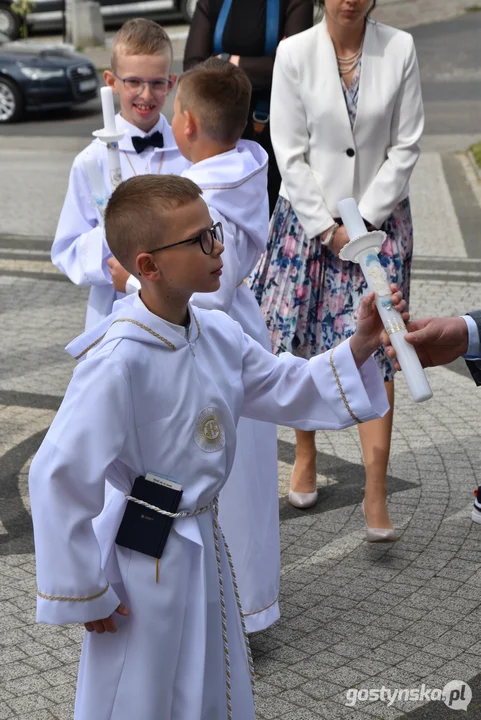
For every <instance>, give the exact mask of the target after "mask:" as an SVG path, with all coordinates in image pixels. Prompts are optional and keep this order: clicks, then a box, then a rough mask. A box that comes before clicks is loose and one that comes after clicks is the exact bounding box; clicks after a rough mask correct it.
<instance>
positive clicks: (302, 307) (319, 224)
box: [253, 0, 424, 541]
mask: <svg viewBox="0 0 481 720" xmlns="http://www.w3.org/2000/svg"><path fill="white" fill-rule="evenodd" d="M321 5H322V6H323V7H324V18H323V20H322V22H321V23H320V24H318V25H316V26H314V27H313V28H311V29H309V30H306V31H305V32H302V33H299V34H298V35H295V36H293V37H291V38H288V39H286V40H284V41H282V42H281V43H280V45H279V48H278V50H277V56H276V61H275V66H274V76H273V86H272V101H271V134H272V142H273V146H274V150H275V153H276V157H277V161H278V164H279V169H280V172H281V176H282V180H283V182H282V186H281V190H280V197H279V199H278V202H277V205H276V209H275V211H274V214H273V217H272V222H271V232H270V239H269V245H268V249H267V252H266V254H265V256H264V257H263V258H262V260H261V261H260V263H259V265H258V267H257V268H256V271H255V272H254V276H253V289H254V291H255V292H256V296H257V299H258V301H259V303H260V305H261V307H262V310H263V312H264V315H265V318H266V321H267V325H268V327H269V330H270V333H271V338H272V342H273V347H274V351H275V352H277V353H279V352H283V351H286V350H287V351H291V352H293V353H294V354H297V355H299V356H302V357H310V356H312V355H314V354H316V353H319V352H322V351H325V350H328V349H329V348H331V347H334V346H335V345H337V344H338V343H339V342H340V341H341V340H343V339H344V338H345V337H347V336H349V335H351V334H352V333H353V332H354V329H355V325H356V317H357V312H358V308H359V301H360V298H361V296H362V295H363V293H364V292H365V290H366V283H365V281H364V278H363V276H362V273H361V271H360V268H359V266H358V265H354V264H352V263H348V262H343V261H341V260H340V259H339V257H338V255H339V251H340V249H341V248H342V246H343V245H344V244H345V243H346V242H348V237H347V234H346V231H345V229H344V227H342V225H340V220H339V218H338V211H337V202H338V201H339V200H341V199H343V198H346V197H354V198H355V199H356V200H357V202H358V204H359V209H360V211H361V214H362V216H363V218H364V219H365V221H366V223H367V225H368V227H370V228H381V229H382V230H384V231H385V232H386V233H387V239H386V242H385V243H384V245H383V248H382V255H381V261H382V264H383V265H384V266H385V268H386V270H387V272H388V274H389V276H390V278H391V282H395V283H396V284H397V285H399V286H400V287H401V289H402V291H403V294H404V297H405V298H406V299H408V298H409V280H410V267H411V256H412V241H413V236H412V222H411V213H410V207H409V198H408V193H409V179H410V176H411V173H412V171H413V168H414V166H415V164H416V161H417V159H418V156H419V144H418V143H419V139H420V137H421V134H422V130H423V125H424V115H423V106H422V98H421V88H420V79H419V71H418V65H417V60H416V51H415V49H414V43H413V39H412V37H411V35H409V34H408V33H406V32H402V31H401V30H396V29H394V28H391V27H387V26H386V25H381V24H377V23H375V22H373V21H372V20H370V18H369V13H370V11H371V10H372V8H373V7H374V5H375V2H372V0H325V2H321ZM376 359H377V360H378V363H379V367H380V368H381V371H382V373H383V375H384V379H385V382H386V390H387V392H388V396H389V399H390V402H391V413H389V414H388V415H386V416H385V417H384V418H383V419H381V420H375V421H372V422H370V423H366V424H365V425H360V426H359V431H360V437H361V444H362V450H363V457H364V463H365V467H366V489H365V505H364V507H363V509H364V510H365V515H366V524H367V528H368V531H367V535H368V540H371V541H392V540H394V539H395V537H396V536H395V533H394V530H393V529H392V523H391V520H390V518H389V514H388V510H387V506H386V472H387V464H388V459H389V448H390V441H391V428H392V407H393V402H394V385H393V374H394V366H393V363H392V361H391V360H390V359H389V358H388V357H387V356H386V354H385V353H384V351H383V350H380V351H378V353H377V354H376ZM289 499H290V502H291V503H292V504H294V505H296V506H298V507H309V506H310V505H313V504H314V503H315V502H316V501H317V490H316V446H315V436H314V433H305V432H298V433H297V451H296V462H295V465H294V471H293V475H292V480H291V492H290V493H289Z"/></svg>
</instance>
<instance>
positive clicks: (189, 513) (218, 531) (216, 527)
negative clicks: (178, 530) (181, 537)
mask: <svg viewBox="0 0 481 720" xmlns="http://www.w3.org/2000/svg"><path fill="white" fill-rule="evenodd" d="M125 497H126V498H127V500H130V502H134V503H137V505H142V506H143V507H146V508H148V509H149V510H153V511H154V512H157V513H159V514H160V515H165V516H166V517H169V518H172V519H173V520H179V519H181V518H186V517H195V516H196V515H202V514H203V513H205V512H208V511H209V510H213V511H214V513H213V523H212V524H213V532H214V547H215V556H216V560H217V575H218V578H219V595H220V610H221V616H222V642H223V646H224V663H225V686H226V687H225V690H226V701H227V720H232V681H231V667H230V653H229V639H228V635H227V609H226V604H225V593H224V579H223V577H222V561H221V554H220V542H219V538H222V540H223V543H224V547H225V551H226V555H227V562H228V563H229V570H230V574H231V579H232V586H233V588H234V595H235V599H236V604H237V608H238V610H239V616H240V620H241V625H242V632H243V633H244V641H245V646H246V653H247V664H248V667H249V674H250V679H251V685H252V692H253V693H254V692H255V670H254V661H253V659H252V653H251V648H250V644H249V636H248V635H247V628H246V624H245V620H244V613H243V611H242V605H241V601H240V595H239V586H238V585H237V579H236V575H235V570H234V564H233V562H232V555H231V554H230V550H229V547H228V545H227V542H226V539H225V536H224V533H223V532H222V528H221V526H220V523H219V498H218V496H216V497H215V498H214V499H213V500H212V501H211V502H210V503H209V504H208V505H205V506H204V507H201V508H197V509H196V510H180V512H176V513H171V512H169V511H168V510H162V509H161V508H158V507H156V506H155V505H150V504H149V503H147V502H145V501H144V500H138V499H137V498H135V497H132V495H126V496H125ZM158 562H159V561H158V559H157V572H156V579H158Z"/></svg>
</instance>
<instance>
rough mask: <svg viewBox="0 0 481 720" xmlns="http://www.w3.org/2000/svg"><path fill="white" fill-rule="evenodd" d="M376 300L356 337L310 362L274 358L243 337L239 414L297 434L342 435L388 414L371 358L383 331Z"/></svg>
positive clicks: (285, 355)
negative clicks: (323, 432)
mask: <svg viewBox="0 0 481 720" xmlns="http://www.w3.org/2000/svg"><path fill="white" fill-rule="evenodd" d="M372 300H373V298H371V299H370V300H369V299H368V300H367V301H366V303H365V308H364V310H363V315H362V316H361V317H362V319H361V320H360V329H359V330H358V331H357V332H358V333H359V335H358V337H356V335H354V336H353V337H352V338H351V339H350V340H346V341H344V342H342V343H341V344H340V345H338V346H337V347H336V348H334V349H333V350H330V351H328V352H325V353H322V354H321V355H318V356H317V357H314V358H312V359H311V360H309V361H307V360H303V359H302V358H298V357H294V356H293V355H291V354H290V353H283V354H282V355H280V356H279V357H278V358H276V357H275V356H273V355H271V354H270V353H268V352H266V351H265V350H263V349H262V348H260V346H259V345H258V344H257V343H255V342H254V341H253V340H251V339H250V338H248V337H247V336H245V335H244V349H243V364H244V374H243V381H244V391H245V397H244V405H243V408H242V412H241V414H242V415H244V416H246V417H251V418H255V419H258V420H264V421H266V422H273V423H277V424H280V425H289V426H290V427H294V428H296V429H299V430H322V429H325V430H339V429H342V428H345V427H348V426H350V425H354V424H356V423H359V422H366V421H368V420H373V419H375V418H378V417H382V416H383V415H385V414H386V412H387V411H388V409H389V404H388V401H387V396H386V391H385V389H384V382H383V379H382V376H381V373H380V371H379V369H378V367H377V364H376V362H375V360H374V359H373V358H372V357H370V355H371V353H372V352H373V351H374V350H375V349H376V348H377V347H379V345H380V329H381V321H380V319H379V316H378V314H377V311H376V310H375V308H374V306H373V305H372ZM356 334H357V333H356ZM352 344H354V352H353V350H352Z"/></svg>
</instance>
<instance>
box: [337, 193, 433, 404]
mask: <svg viewBox="0 0 481 720" xmlns="http://www.w3.org/2000/svg"><path fill="white" fill-rule="evenodd" d="M337 207H338V209H339V214H340V216H341V218H342V222H343V223H344V227H345V228H346V232H347V234H348V236H349V240H350V242H348V243H347V245H345V246H344V247H343V248H342V250H341V252H340V254H339V257H340V258H341V259H342V260H350V261H351V262H355V263H359V264H360V266H361V268H362V271H363V273H364V277H365V279H366V282H367V286H368V288H369V290H370V291H371V292H374V293H375V295H376V307H377V309H378V312H379V315H380V316H381V320H382V322H383V324H384V327H385V329H386V332H387V333H388V334H389V336H390V340H391V343H392V346H393V347H394V349H395V350H396V354H397V357H398V360H399V364H400V366H401V369H402V371H403V373H404V377H405V378H406V382H407V384H408V387H409V390H410V392H411V395H412V397H413V399H414V400H415V402H423V401H424V400H429V398H431V397H432V395H433V393H432V390H431V388H430V386H429V383H428V380H427V378H426V375H425V373H424V370H423V368H422V365H421V362H420V360H419V358H418V356H417V353H416V350H415V349H414V348H413V346H412V345H410V344H409V343H407V342H406V340H405V339H404V336H405V335H406V333H407V329H406V326H405V324H404V321H403V319H402V317H401V315H400V314H399V313H398V312H397V311H396V310H394V308H393V306H392V303H391V295H392V293H391V289H390V287H389V282H388V278H387V276H386V272H385V270H384V268H383V267H382V265H381V263H380V262H379V257H378V253H379V252H380V250H381V246H382V243H383V242H384V240H385V238H386V234H385V233H384V232H381V231H379V230H375V231H374V232H370V233H368V232H367V229H366V226H365V224H364V220H363V219H362V217H361V214H360V212H359V209H358V207H357V204H356V201H355V200H354V199H353V198H348V199H346V200H341V201H340V202H339V203H338V204H337Z"/></svg>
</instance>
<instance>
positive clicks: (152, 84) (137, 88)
mask: <svg viewBox="0 0 481 720" xmlns="http://www.w3.org/2000/svg"><path fill="white" fill-rule="evenodd" d="M112 74H113V75H114V76H115V77H116V78H117V80H120V82H121V83H122V84H123V86H124V88H125V90H126V91H127V92H128V93H129V95H140V94H141V93H143V92H144V88H145V86H146V85H148V86H149V88H150V92H151V93H152V95H167V93H168V92H169V89H170V88H171V87H172V78H170V77H169V78H155V79H154V80H143V79H142V78H138V77H126V78H121V77H119V76H118V75H116V74H115V73H114V72H113V73H112Z"/></svg>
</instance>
